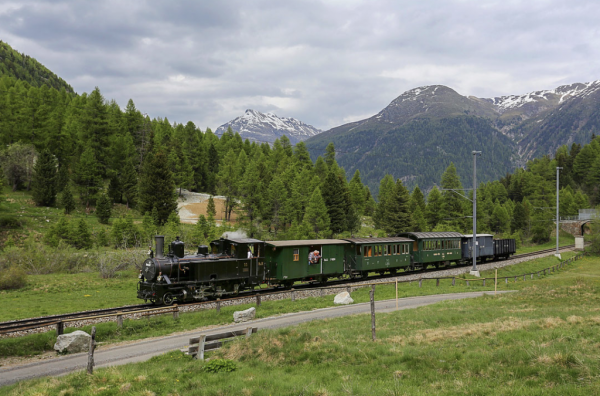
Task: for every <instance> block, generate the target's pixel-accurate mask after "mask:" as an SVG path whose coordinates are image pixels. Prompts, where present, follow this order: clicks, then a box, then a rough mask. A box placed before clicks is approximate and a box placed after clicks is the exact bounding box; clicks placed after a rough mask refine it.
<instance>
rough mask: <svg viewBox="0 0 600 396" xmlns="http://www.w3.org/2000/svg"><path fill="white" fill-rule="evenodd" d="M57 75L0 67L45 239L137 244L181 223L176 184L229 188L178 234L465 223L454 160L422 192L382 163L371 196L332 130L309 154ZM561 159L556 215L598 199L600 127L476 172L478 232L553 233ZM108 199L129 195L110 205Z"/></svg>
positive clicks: (21, 164)
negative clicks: (519, 161)
mask: <svg viewBox="0 0 600 396" xmlns="http://www.w3.org/2000/svg"><path fill="white" fill-rule="evenodd" d="M55 85H56V84H55ZM67 87H68V86H67ZM58 88H59V89H57V87H54V86H49V85H46V84H40V85H39V86H37V85H35V84H31V83H30V82H28V81H26V80H22V79H18V78H16V77H14V76H10V75H9V74H4V75H3V76H2V77H1V78H0V143H1V147H2V150H1V151H0V165H1V167H2V173H3V175H4V180H3V183H5V188H7V189H10V190H12V191H28V192H30V193H31V195H32V197H33V200H34V201H35V204H36V205H38V206H48V207H59V208H61V209H63V213H64V215H62V217H61V218H60V219H58V220H56V221H54V220H53V223H52V226H51V228H50V230H51V231H50V232H49V233H47V235H45V236H44V237H43V242H44V243H45V244H48V245H50V246H58V245H59V244H60V243H67V244H70V245H71V246H74V247H76V248H89V247H92V246H94V245H98V246H109V245H114V246H115V247H125V246H132V245H136V246H141V245H143V244H145V243H146V241H148V240H149V237H150V235H152V234H153V233H155V232H158V231H160V230H166V229H171V230H173V231H172V233H173V234H176V233H182V232H183V231H181V228H180V224H179V218H178V216H177V210H176V209H177V199H178V196H179V195H180V193H181V191H182V189H186V190H189V191H194V192H202V193H207V194H211V195H218V196H222V197H223V198H222V199H223V200H224V206H225V208H224V213H223V216H224V220H225V221H224V222H223V223H222V224H221V225H220V227H221V228H219V227H217V225H216V222H215V214H216V212H215V209H214V202H212V209H211V205H210V204H209V210H208V213H207V215H206V216H204V215H201V216H200V218H199V220H198V222H197V224H196V225H195V226H194V229H193V231H190V232H188V233H187V235H186V239H187V240H186V242H188V243H191V244H194V245H196V244H199V243H206V242H207V241H209V240H210V239H211V238H216V237H218V236H219V235H221V233H222V232H223V231H227V230H236V229H242V230H243V231H245V232H246V234H247V235H248V236H251V237H255V238H261V239H265V240H269V239H305V238H330V237H341V236H350V235H369V234H370V235H374V236H377V235H380V236H383V235H394V234H396V233H398V232H402V231H409V230H412V231H426V230H432V231H450V230H452V231H459V232H465V233H468V232H469V231H470V230H471V226H472V220H471V218H470V217H469V216H471V214H472V204H471V202H470V201H469V200H468V199H465V198H470V197H472V192H470V191H467V189H468V188H469V187H471V185H470V183H471V181H469V180H463V181H461V180H460V178H459V176H458V175H457V170H456V168H455V166H454V165H453V164H451V165H450V166H449V167H448V168H447V169H446V170H445V172H444V173H443V176H442V178H441V180H439V183H438V184H437V186H436V187H434V188H433V189H431V190H430V191H421V190H420V189H419V187H418V186H417V187H415V188H414V189H413V190H412V191H409V190H408V189H407V188H406V187H405V186H404V185H403V183H402V181H401V180H400V179H394V177H393V176H392V175H386V176H385V177H384V178H383V179H382V180H380V183H379V184H380V187H379V194H378V196H377V197H373V196H372V195H371V193H370V190H369V188H368V187H366V186H365V184H367V183H365V182H364V181H363V180H361V175H360V172H359V171H358V170H357V171H356V172H355V173H354V174H353V175H347V174H346V173H345V171H344V169H342V168H341V167H340V166H339V165H338V164H337V162H336V158H335V147H334V146H333V143H330V144H329V146H327V148H326V150H325V152H323V153H322V155H320V156H319V157H318V158H317V159H316V161H315V162H314V163H313V161H311V157H310V155H309V153H308V151H307V148H306V145H305V144H304V143H303V142H300V143H298V144H296V145H294V146H292V145H291V144H290V141H289V140H288V139H287V138H286V137H285V136H284V137H283V138H281V139H279V140H277V141H276V142H275V143H274V144H272V145H269V144H267V143H260V142H255V141H254V142H251V141H249V140H246V141H243V140H242V138H241V137H240V136H239V134H237V133H236V132H235V131H232V130H231V129H230V130H228V131H227V132H226V133H224V134H223V135H222V136H217V135H215V134H214V133H213V132H212V131H211V130H210V128H206V129H205V130H202V129H200V128H199V127H198V126H196V125H194V123H192V122H187V123H186V124H182V123H177V122H171V121H170V120H168V119H166V118H164V119H163V118H153V119H151V118H150V117H149V116H148V115H147V114H144V113H143V111H142V110H139V109H137V108H136V106H135V104H134V102H133V101H132V100H129V102H128V103H127V104H126V106H125V108H124V109H123V108H121V106H120V105H119V104H118V103H116V102H115V101H112V100H108V99H106V98H104V97H103V95H102V93H101V92H100V89H99V88H96V89H94V90H93V91H92V92H91V93H84V94H81V95H77V94H75V93H73V92H72V91H69V90H67V88H66V87H65V86H64V85H63V86H60V87H58ZM556 166H561V167H562V168H563V169H562V171H561V176H560V185H561V189H560V213H561V216H569V215H576V214H577V212H578V209H581V208H588V207H591V206H594V205H597V204H598V203H599V202H600V192H599V191H598V185H599V182H600V138H597V137H593V138H592V140H591V142H590V143H589V144H586V145H584V146H583V147H581V146H580V145H578V144H573V145H572V146H570V147H567V146H563V147H560V148H559V149H558V150H557V152H556V153H555V155H554V156H553V158H551V157H550V156H545V157H542V158H537V159H535V160H533V161H530V162H529V163H528V164H527V166H526V167H525V168H524V169H521V168H519V169H517V170H516V171H515V172H514V173H513V174H506V176H504V177H503V178H501V179H500V180H497V181H493V182H488V183H482V184H480V185H479V186H478V193H477V200H478V216H477V218H478V231H479V232H491V233H495V234H501V235H505V236H508V235H512V236H513V237H516V238H518V239H521V240H522V239H524V238H526V239H531V240H532V241H534V242H544V241H548V240H549V238H550V233H551V231H552V229H553V219H554V216H555V214H554V213H555V211H554V209H553V208H552V207H553V206H554V205H555V204H554V202H555V183H556V180H555V178H556V172H555V168H556ZM450 189H454V190H457V191H459V192H461V191H462V193H463V194H465V196H464V197H461V196H460V195H461V194H460V193H457V192H453V191H450ZM463 189H464V190H463ZM211 201H212V198H211ZM76 207H80V208H82V210H83V211H84V213H85V214H86V216H95V217H97V220H98V222H99V223H101V224H109V225H110V226H111V228H110V231H106V230H104V231H101V232H99V233H97V235H94V236H91V235H90V230H88V229H86V227H87V226H86V223H85V222H83V221H81V220H80V219H77V218H75V217H73V216H72V214H71V213H72V212H73V210H74V209H75V208H76ZM116 207H120V208H123V210H121V211H119V214H118V215H117V214H115V213H116V212H115V208H116ZM0 213H1V212H0ZM233 213H235V214H236V219H237V220H236V221H235V222H233V221H231V220H232V218H231V216H232V214H233ZM2 216H4V217H10V214H9V213H6V211H4V213H3V214H2ZM6 221H9V222H10V220H6ZM169 227H170V228H169ZM162 232H167V231H162ZM75 235H76V236H77V237H74V236H75Z"/></svg>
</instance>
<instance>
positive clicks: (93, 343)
mask: <svg viewBox="0 0 600 396" xmlns="http://www.w3.org/2000/svg"><path fill="white" fill-rule="evenodd" d="M95 348H96V326H93V327H92V338H90V348H89V349H88V363H87V372H88V374H93V373H94V349H95Z"/></svg>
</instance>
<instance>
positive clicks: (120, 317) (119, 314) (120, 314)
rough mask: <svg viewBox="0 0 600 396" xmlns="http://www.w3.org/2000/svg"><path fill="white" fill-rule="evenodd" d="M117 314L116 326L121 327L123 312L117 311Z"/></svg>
mask: <svg viewBox="0 0 600 396" xmlns="http://www.w3.org/2000/svg"><path fill="white" fill-rule="evenodd" d="M117 314H118V315H117V327H118V328H121V327H123V312H121V311H119V312H117Z"/></svg>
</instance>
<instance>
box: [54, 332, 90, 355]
mask: <svg viewBox="0 0 600 396" xmlns="http://www.w3.org/2000/svg"><path fill="white" fill-rule="evenodd" d="M91 338H92V336H91V335H89V334H88V333H86V332H85V331H81V330H77V331H74V332H72V333H69V334H62V335H59V336H58V338H57V339H56V344H54V350H55V351H57V352H58V353H77V352H87V350H88V349H89V348H90V339H91Z"/></svg>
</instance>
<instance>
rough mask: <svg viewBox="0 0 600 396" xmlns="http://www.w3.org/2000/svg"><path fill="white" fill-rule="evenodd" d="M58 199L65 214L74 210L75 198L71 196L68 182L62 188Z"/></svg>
mask: <svg viewBox="0 0 600 396" xmlns="http://www.w3.org/2000/svg"><path fill="white" fill-rule="evenodd" d="M60 201H61V202H60V203H61V205H62V207H63V208H65V214H67V215H68V214H71V212H72V211H73V210H75V198H73V192H72V191H71V185H70V184H67V185H66V187H65V189H64V190H63V192H62V196H61V200H60Z"/></svg>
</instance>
